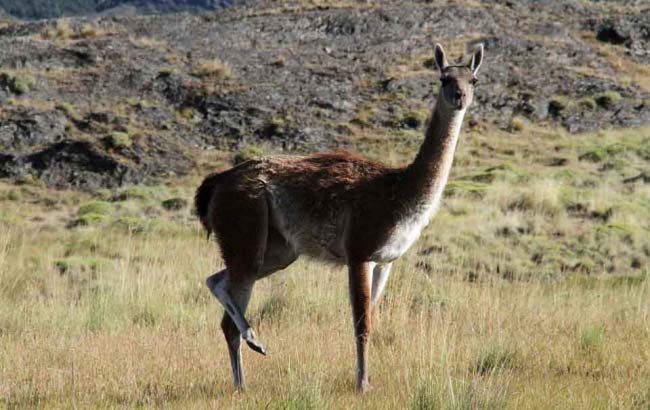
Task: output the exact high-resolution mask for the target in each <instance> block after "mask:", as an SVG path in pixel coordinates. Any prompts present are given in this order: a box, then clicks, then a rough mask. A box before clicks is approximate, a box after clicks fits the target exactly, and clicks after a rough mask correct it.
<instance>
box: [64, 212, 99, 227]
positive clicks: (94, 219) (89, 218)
mask: <svg viewBox="0 0 650 410" xmlns="http://www.w3.org/2000/svg"><path fill="white" fill-rule="evenodd" d="M105 219H106V215H102V214H98V213H94V212H89V213H86V214H83V215H81V216H80V217H78V218H77V219H75V220H74V221H73V222H72V226H90V225H95V224H98V223H100V222H103V221H104V220H105Z"/></svg>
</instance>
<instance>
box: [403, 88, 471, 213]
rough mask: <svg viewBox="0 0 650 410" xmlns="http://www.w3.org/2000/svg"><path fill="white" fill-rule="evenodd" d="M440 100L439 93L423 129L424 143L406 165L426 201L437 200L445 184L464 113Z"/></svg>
mask: <svg viewBox="0 0 650 410" xmlns="http://www.w3.org/2000/svg"><path fill="white" fill-rule="evenodd" d="M441 99H442V95H439V96H438V102H437V103H436V107H435V108H434V109H433V113H432V114H431V119H430V120H429V124H428V126H427V130H426V132H425V138H424V142H423V143H422V146H421V147H420V151H419V152H418V155H417V156H416V157H415V160H414V161H413V163H411V164H410V165H409V166H408V168H407V172H408V173H409V174H410V175H409V177H410V178H412V179H413V180H414V182H415V184H414V188H415V189H416V191H417V193H418V194H424V195H425V196H426V197H427V200H429V201H434V202H437V201H438V200H439V199H440V196H441V195H442V191H443V189H444V187H445V185H446V184H447V178H448V177H449V170H450V169H451V165H452V163H453V160H454V152H455V151H456V142H457V141H458V135H459V134H460V127H461V125H462V123H463V117H464V116H465V110H464V109H463V110H452V109H449V108H447V107H446V106H445V104H444V103H442V101H441Z"/></svg>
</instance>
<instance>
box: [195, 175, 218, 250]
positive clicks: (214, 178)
mask: <svg viewBox="0 0 650 410" xmlns="http://www.w3.org/2000/svg"><path fill="white" fill-rule="evenodd" d="M221 176H222V173H219V172H215V173H213V174H210V175H208V176H207V177H206V178H205V179H204V180H203V182H202V183H201V185H200V186H199V187H198V189H197V190H196V195H195V196H194V207H195V208H196V214H197V215H198V217H199V220H200V221H201V224H202V225H203V227H204V228H205V230H206V231H207V232H208V238H209V237H210V234H211V233H212V226H211V224H210V215H209V212H210V201H212V197H213V196H214V191H215V189H216V188H217V185H218V184H219V182H220V180H221Z"/></svg>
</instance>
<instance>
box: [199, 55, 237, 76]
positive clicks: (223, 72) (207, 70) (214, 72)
mask: <svg viewBox="0 0 650 410" xmlns="http://www.w3.org/2000/svg"><path fill="white" fill-rule="evenodd" d="M191 74H192V75H193V76H195V77H208V78H211V79H213V80H215V81H224V80H227V79H229V78H230V77H232V68H231V67H230V65H228V64H227V63H224V62H222V61H221V60H218V59H216V58H215V59H212V60H198V61H196V62H194V64H193V66H192V71H191Z"/></svg>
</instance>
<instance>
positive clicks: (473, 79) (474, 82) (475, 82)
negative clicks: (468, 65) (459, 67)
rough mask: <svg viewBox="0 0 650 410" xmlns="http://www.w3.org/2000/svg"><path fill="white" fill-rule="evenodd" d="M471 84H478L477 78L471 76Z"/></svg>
mask: <svg viewBox="0 0 650 410" xmlns="http://www.w3.org/2000/svg"><path fill="white" fill-rule="evenodd" d="M470 82H471V83H472V85H476V84H478V78H472V81H470Z"/></svg>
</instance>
